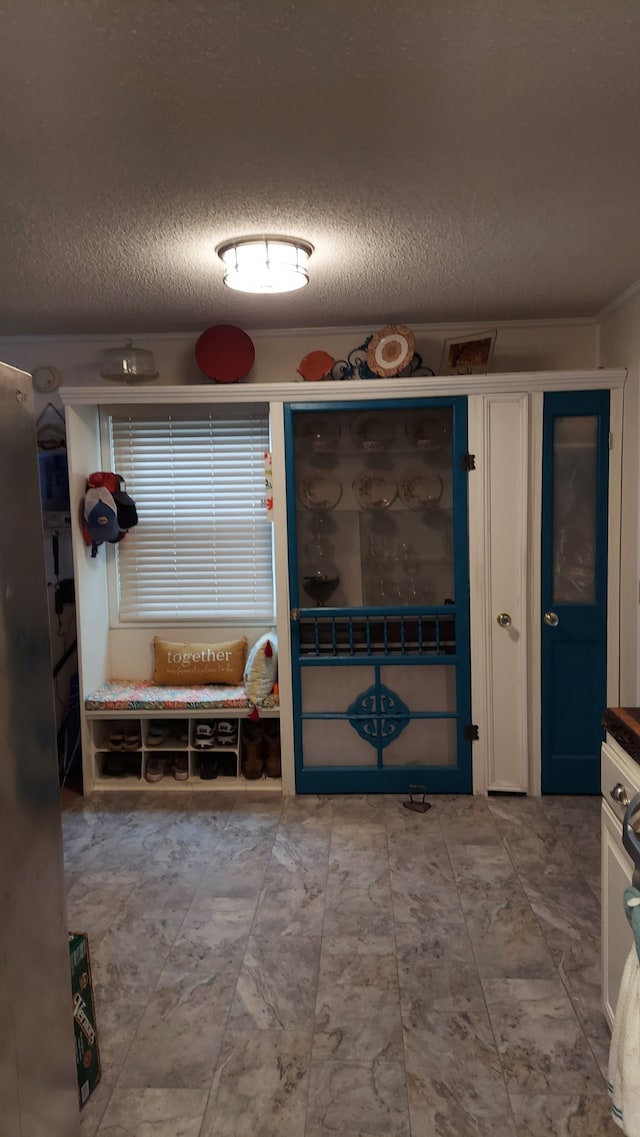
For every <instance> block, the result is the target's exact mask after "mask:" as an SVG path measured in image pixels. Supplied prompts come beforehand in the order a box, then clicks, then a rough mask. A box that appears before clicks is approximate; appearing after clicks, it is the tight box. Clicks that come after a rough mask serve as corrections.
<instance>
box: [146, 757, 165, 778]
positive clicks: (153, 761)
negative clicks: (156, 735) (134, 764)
mask: <svg viewBox="0 0 640 1137" xmlns="http://www.w3.org/2000/svg"><path fill="white" fill-rule="evenodd" d="M166 772H167V763H166V761H165V759H164V758H156V757H155V755H154V756H153V758H147V767H146V769H145V772H144V776H145V780H146V781H147V782H161V781H162V779H163V778H164V776H165V774H166Z"/></svg>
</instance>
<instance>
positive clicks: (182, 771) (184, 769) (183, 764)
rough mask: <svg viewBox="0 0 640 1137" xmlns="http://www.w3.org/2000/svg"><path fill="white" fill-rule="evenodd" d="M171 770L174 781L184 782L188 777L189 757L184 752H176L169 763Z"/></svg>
mask: <svg viewBox="0 0 640 1137" xmlns="http://www.w3.org/2000/svg"><path fill="white" fill-rule="evenodd" d="M171 772H172V773H173V776H174V778H175V780H176V782H186V781H187V778H188V777H189V759H188V758H187V755H186V754H177V755H176V757H175V758H174V759H173V761H172V763H171Z"/></svg>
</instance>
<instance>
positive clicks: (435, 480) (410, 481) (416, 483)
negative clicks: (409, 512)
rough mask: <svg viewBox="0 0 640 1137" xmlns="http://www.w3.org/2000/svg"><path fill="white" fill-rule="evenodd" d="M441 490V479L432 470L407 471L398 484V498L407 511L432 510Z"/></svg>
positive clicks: (442, 484)
mask: <svg viewBox="0 0 640 1137" xmlns="http://www.w3.org/2000/svg"><path fill="white" fill-rule="evenodd" d="M443 489H444V483H443V481H442V478H441V477H440V475H439V474H436V473H434V471H433V470H409V471H407V473H405V474H402V476H401V478H400V480H399V482H398V497H399V498H400V501H401V502H402V504H403V505H406V507H407V509H432V508H433V507H434V506H435V505H437V504H438V502H439V501H440V498H441V497H442V491H443Z"/></svg>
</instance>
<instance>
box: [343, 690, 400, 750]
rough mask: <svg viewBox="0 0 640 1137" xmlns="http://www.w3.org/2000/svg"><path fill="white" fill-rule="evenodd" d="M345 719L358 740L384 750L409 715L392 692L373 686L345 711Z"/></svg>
mask: <svg viewBox="0 0 640 1137" xmlns="http://www.w3.org/2000/svg"><path fill="white" fill-rule="evenodd" d="M347 717H348V719H349V722H350V724H351V726H352V727H353V729H354V730H355V731H356V733H357V734H359V735H360V738H362V739H364V741H365V742H369V743H370V744H371V746H375V747H380V749H381V750H384V748H385V746H388V745H389V743H390V742H393V741H394V740H395V739H396V738H398V736H399V735H400V734H402V731H403V730H404V728H405V727H406V725H407V723H408V722H409V721H410V719H411V712H410V710H409V708H408V706H407V705H406V703H403V701H402V699H401V698H400V696H399V695H396V693H395V691H391V690H390V689H389V687H386V686H385V685H384V683H380V682H377V683H374V684H373V686H372V687H369V688H368V689H367V690H366V691H363V692H362V694H361V695H358V697H357V699H355V700H354V701H353V703H352V704H351V706H350V707H348V709H347Z"/></svg>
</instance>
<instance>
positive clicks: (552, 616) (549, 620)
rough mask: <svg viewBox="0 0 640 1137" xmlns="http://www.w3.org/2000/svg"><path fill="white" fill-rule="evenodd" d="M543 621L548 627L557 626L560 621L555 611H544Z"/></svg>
mask: <svg viewBox="0 0 640 1137" xmlns="http://www.w3.org/2000/svg"><path fill="white" fill-rule="evenodd" d="M544 622H545V624H546V625H547V627H548V628H557V627H558V624H559V623H560V619H559V617H558V615H557V613H556V612H545V614H544Z"/></svg>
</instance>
